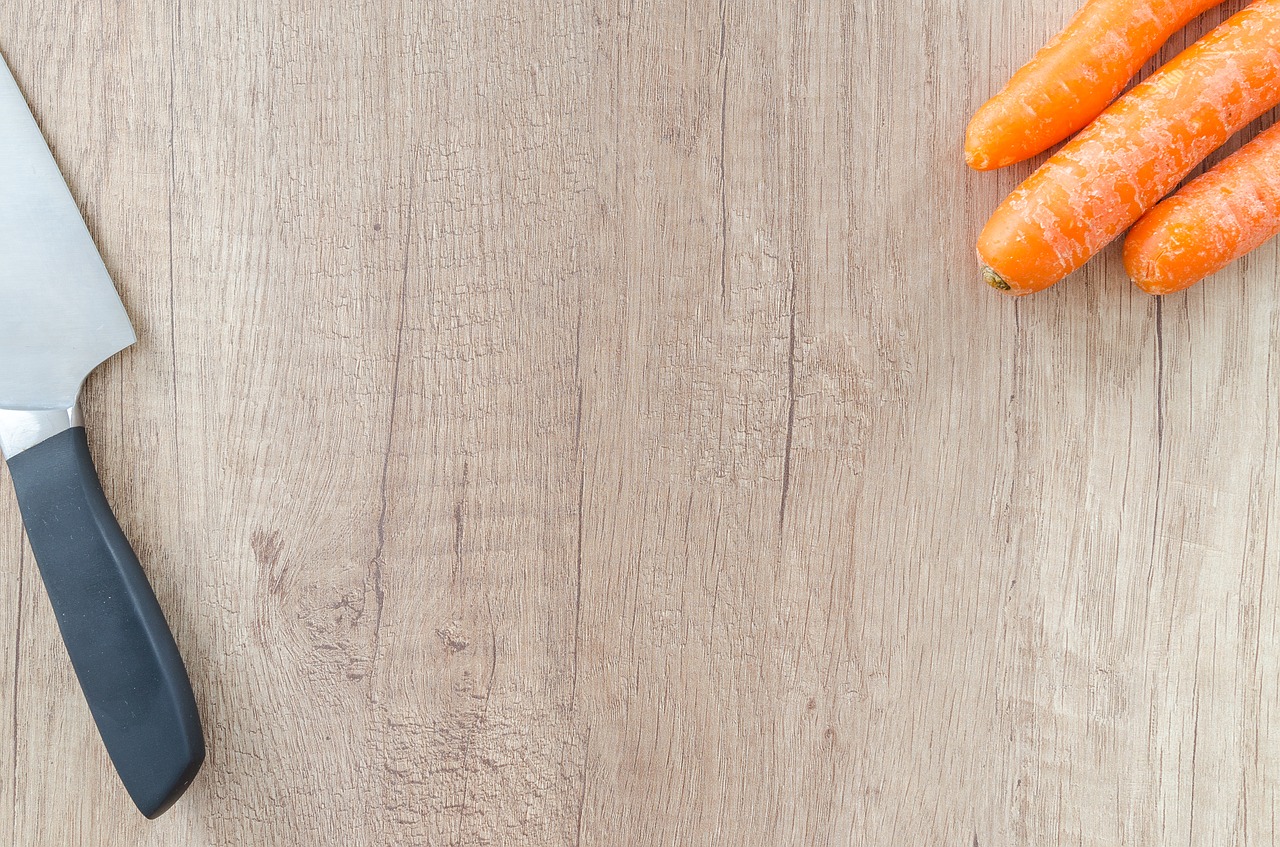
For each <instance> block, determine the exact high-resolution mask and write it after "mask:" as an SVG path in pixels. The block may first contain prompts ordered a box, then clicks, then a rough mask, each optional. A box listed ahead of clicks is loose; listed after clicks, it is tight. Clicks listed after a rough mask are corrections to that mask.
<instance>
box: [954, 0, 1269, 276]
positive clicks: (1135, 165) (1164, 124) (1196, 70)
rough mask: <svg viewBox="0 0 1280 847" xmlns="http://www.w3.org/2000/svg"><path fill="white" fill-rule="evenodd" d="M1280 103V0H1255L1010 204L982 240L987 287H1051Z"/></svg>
mask: <svg viewBox="0 0 1280 847" xmlns="http://www.w3.org/2000/svg"><path fill="white" fill-rule="evenodd" d="M1277 103H1280V0H1257V2H1255V3H1254V4H1253V5H1252V6H1249V7H1248V8H1246V9H1245V10H1244V11H1243V12H1240V13H1239V14H1237V15H1235V16H1233V17H1232V18H1230V19H1229V20H1227V21H1226V22H1225V23H1224V24H1222V25H1221V26H1219V27H1218V28H1217V29H1215V30H1214V31H1213V32H1211V33H1209V34H1208V35H1207V36H1205V37H1204V38H1202V39H1200V40H1199V41H1197V42H1196V43H1195V44H1194V45H1192V46H1191V47H1189V48H1188V49H1186V50H1184V51H1183V52H1182V53H1181V54H1179V55H1178V56H1177V57H1176V58H1175V59H1174V60H1173V61H1171V62H1169V64H1167V65H1165V66H1164V67H1163V68H1161V69H1160V70H1159V71H1158V72H1156V73H1155V74H1153V75H1152V76H1151V77H1150V78H1149V79H1147V80H1146V81H1145V82H1143V83H1141V84H1140V85H1138V86H1137V87H1135V88H1134V89H1133V90H1132V91H1130V92H1129V93H1128V94H1126V95H1125V96H1123V97H1121V98H1120V99H1119V100H1117V101H1116V102H1115V103H1113V104H1112V105H1111V106H1110V107H1109V108H1108V109H1107V110H1106V111H1105V112H1103V113H1102V114H1101V115H1099V116H1098V118H1097V120H1095V121H1094V122H1093V123H1092V124H1090V125H1089V127H1087V128H1086V129H1085V130H1083V131H1082V132H1081V133H1080V134H1079V135H1077V136H1076V137H1075V138H1074V139H1072V140H1071V141H1070V142H1069V143H1068V144H1067V145H1066V146H1065V147H1063V148H1062V149H1061V150H1059V151H1058V152H1057V153H1055V154H1054V155H1053V156H1052V157H1050V159H1049V161H1047V162H1045V163H1044V164H1043V165H1042V166H1041V167H1040V169H1039V170H1037V171H1036V172H1035V173H1034V174H1032V175H1031V177H1030V178H1029V179H1028V180H1027V181H1026V182H1024V183H1023V184H1022V185H1020V186H1019V187H1018V188H1017V190H1015V191H1014V192H1013V194H1011V195H1010V196H1009V197H1008V198H1007V199H1006V200H1005V201H1004V202H1003V203H1001V204H1000V207H999V208H998V209H996V211H995V214H994V215H992V217H991V220H989V221H988V222H987V225H986V227H985V228H984V229H983V230H982V234H981V235H980V236H979V238H978V256H979V257H980V258H981V259H982V261H983V262H985V263H986V266H987V267H986V268H985V269H984V271H983V275H984V276H985V278H986V280H987V282H989V283H990V284H991V285H992V286H994V287H996V288H1000V289H1002V290H1005V291H1011V292H1012V293H1015V294H1028V293H1030V292H1032V291H1039V290H1040V289H1042V288H1047V287H1049V286H1050V285H1053V284H1054V283H1055V282H1057V281H1058V280H1060V279H1062V278H1063V277H1064V276H1066V275H1067V274H1069V273H1071V272H1072V271H1074V270H1075V269H1076V268H1078V267H1080V266H1081V265H1083V264H1084V263H1085V262H1086V261H1087V260H1088V259H1089V257H1090V256H1092V255H1093V254H1094V253H1096V252H1097V251H1098V250H1101V249H1102V248H1103V247H1104V246H1105V245H1106V244H1107V243H1108V242H1110V241H1111V240H1112V239H1113V238H1115V237H1116V236H1117V235H1119V234H1120V233H1121V232H1122V231H1124V229H1125V228H1126V227H1128V226H1129V225H1130V224H1132V223H1133V222H1134V221H1136V220H1137V219H1138V218H1140V217H1141V216H1142V214H1143V213H1144V212H1145V211H1147V210H1148V209H1150V208H1151V207H1152V206H1154V205H1155V204H1156V202H1157V201H1158V200H1160V198H1161V197H1163V196H1164V195H1165V194H1167V193H1168V192H1169V190H1170V189H1172V188H1173V187H1174V186H1175V185H1177V184H1178V182H1179V180H1181V179H1182V178H1183V177H1184V176H1186V175H1187V174H1188V173H1190V171H1191V169H1192V168H1194V167H1195V166H1196V165H1197V164H1199V163H1200V162H1201V161H1203V160H1204V158H1205V156H1208V155H1209V153H1211V152H1212V151H1213V150H1214V149H1216V148H1217V147H1218V146H1220V145H1221V144H1222V143H1223V142H1224V141H1226V140H1227V139H1228V138H1229V137H1231V135H1233V134H1234V133H1235V132H1237V131H1238V130H1239V129H1240V128H1241V127H1243V126H1244V125H1245V124H1247V123H1249V121H1251V120H1253V119H1254V118H1256V117H1258V116H1259V115H1261V114H1262V113H1263V112H1265V111H1267V110H1268V109H1270V108H1271V107H1272V106H1275V105H1276V104H1277Z"/></svg>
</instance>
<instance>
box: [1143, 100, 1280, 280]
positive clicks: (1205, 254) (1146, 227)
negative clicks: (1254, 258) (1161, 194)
mask: <svg viewBox="0 0 1280 847" xmlns="http://www.w3.org/2000/svg"><path fill="white" fill-rule="evenodd" d="M1277 234H1280V124H1277V125H1276V126H1273V127H1272V128H1271V129H1269V130H1267V131H1266V132H1264V133H1262V134H1261V135H1259V136H1258V137H1257V138H1255V139H1254V140H1253V141H1251V142H1249V143H1248V144H1246V145H1245V146H1244V147H1242V148H1240V150H1239V151H1237V152H1236V153H1235V155H1233V156H1231V157H1230V158H1228V159H1226V160H1225V161H1223V162H1221V163H1220V164H1219V165H1218V166H1217V167H1216V168H1213V169H1212V170H1211V171H1209V172H1208V173H1206V174H1205V175H1204V176H1202V177H1200V178H1199V179H1197V180H1195V181H1194V182H1191V183H1190V184H1188V185H1187V186H1185V187H1184V188H1183V189H1182V190H1181V191H1179V192H1178V193H1177V194H1175V195H1173V196H1172V197H1170V198H1169V199H1167V200H1165V201H1164V202H1163V203H1161V204H1160V205H1158V206H1156V207H1155V208H1154V209H1152V210H1151V211H1150V212H1147V213H1146V214H1145V215H1143V216H1142V219H1141V220H1139V221H1138V223H1137V224H1135V225H1134V227H1133V229H1131V230H1130V231H1129V237H1128V238H1127V239H1125V243H1124V266H1125V269H1126V270H1127V271H1128V272H1129V276H1130V277H1131V278H1132V279H1133V281H1134V282H1136V283H1137V284H1138V286H1139V287H1140V288H1141V289H1142V290H1143V291H1147V292H1149V293H1151V294H1171V293H1172V292H1174V291H1181V290H1182V289H1184V288H1187V287H1189V286H1191V285H1194V284H1195V283H1197V282H1199V281H1200V280H1202V279H1204V278H1205V277H1206V276H1208V275H1209V274H1211V273H1215V272H1217V271H1220V270H1222V269H1223V268H1224V267H1226V266H1227V265H1229V264H1230V263H1231V262H1233V261H1235V260H1236V259H1238V258H1240V257H1241V256H1243V255H1244V254H1245V253H1248V252H1249V251H1251V250H1253V249H1254V248H1255V247H1259V246H1261V245H1262V244H1264V243H1265V242H1267V241H1269V240H1270V239H1271V238H1272V237H1273V236H1275V235H1277Z"/></svg>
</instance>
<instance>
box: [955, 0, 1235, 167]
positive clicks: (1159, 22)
mask: <svg viewBox="0 0 1280 847" xmlns="http://www.w3.org/2000/svg"><path fill="white" fill-rule="evenodd" d="M1221 2H1222V0H1090V2H1088V3H1086V4H1085V6H1084V8H1082V9H1081V10H1080V11H1079V12H1077V13H1076V15H1075V17H1074V18H1072V19H1071V22H1070V23H1068V24H1067V26H1066V28H1065V29H1064V30H1062V32H1060V33H1058V34H1057V35H1055V36H1054V37H1053V38H1052V39H1051V40H1050V41H1049V43H1048V44H1046V45H1045V46H1044V47H1043V48H1042V49H1041V50H1040V52H1039V53H1037V54H1036V55H1035V57H1034V58H1033V59H1032V60H1031V61H1030V62H1028V63H1027V64H1025V65H1023V66H1022V68H1021V69H1020V70H1019V71H1018V72H1017V73H1016V74H1014V75H1013V78H1012V79H1010V80H1009V83H1008V84H1007V85H1006V86H1005V87H1004V88H1003V89H1002V90H1001V91H1000V93H999V94H997V95H996V96H994V97H992V98H991V99H990V100H988V101H987V102H986V103H985V104H984V105H983V106H982V108H981V109H979V110H978V112H977V114H976V115H974V116H973V120H972V121H970V122H969V128H968V130H967V131H966V132H965V144H964V157H965V160H966V161H967V162H968V163H969V165H970V167H973V168H975V169H977V170H980V171H986V170H991V169H993V168H1002V167H1004V166H1005V165H1012V164H1013V163H1014V162H1021V161H1022V160H1023V159H1027V158H1030V157H1031V156H1034V155H1035V154H1037V153H1040V152H1043V151H1045V150H1048V149H1049V148H1050V147H1052V146H1053V145H1055V144H1057V143H1058V142H1059V141H1062V140H1063V139H1064V138H1068V137H1069V136H1071V135H1073V134H1075V132H1076V131H1077V130H1079V129H1081V128H1082V127H1084V126H1085V125H1086V124H1088V123H1089V121H1091V120H1093V119H1094V118H1096V117H1097V116H1098V114H1099V113H1100V112H1101V111H1102V110H1103V109H1105V108H1106V107H1107V104H1108V103H1110V102H1111V101H1112V100H1114V99H1115V98H1116V95H1118V94H1119V93H1120V91H1121V89H1123V88H1124V86H1125V83H1127V82H1128V81H1129V80H1130V79H1132V78H1133V75H1134V74H1136V73H1137V72H1138V70H1139V69H1140V68H1141V67H1142V64H1143V63H1144V62H1146V61H1147V59H1150V58H1151V57H1152V56H1154V55H1155V54H1156V51H1158V50H1159V49H1160V45H1162V44H1164V43H1165V42H1166V41H1167V40H1169V36H1171V35H1173V34H1174V33H1175V32H1177V31H1178V30H1180V29H1182V27H1184V26H1185V25H1186V24H1188V23H1189V22H1190V21H1191V20H1192V19H1193V18H1195V17H1196V16H1197V15H1199V14H1200V13H1202V12H1204V11H1205V10H1207V9H1210V8H1212V7H1214V6H1216V5H1218V4H1219V3H1221Z"/></svg>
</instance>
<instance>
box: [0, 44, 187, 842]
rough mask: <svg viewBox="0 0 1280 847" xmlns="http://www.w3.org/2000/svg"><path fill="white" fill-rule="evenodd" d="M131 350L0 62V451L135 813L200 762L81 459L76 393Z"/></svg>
mask: <svg viewBox="0 0 1280 847" xmlns="http://www.w3.org/2000/svg"><path fill="white" fill-rule="evenodd" d="M136 340H137V339H136V337H135V336H134V333H133V327H132V325H131V324H130V323H129V317H128V315H126V314H125V310H124V304H123V303H121V302H120V297H119V295H118V294H117V293H116V289H115V286H114V285H113V284H112V282H111V277H110V276H109V275H108V274H107V269H106V266H105V265H104V264H103V262H102V258H101V256H99V255H98V250H97V248H96V247H95V246H94V243H93V238H92V237H91V236H90V235H89V230H88V227H87V226H85V222H84V219H83V218H82V217H81V216H80V211H79V209H78V208H77V207H76V203H75V200H74V199H73V198H72V196H71V192H70V190H69V189H68V188H67V184H66V182H65V181H64V180H63V178H62V174H61V173H60V172H59V170H58V166H57V164H56V163H55V162H54V159H53V154H52V153H51V152H50V151H49V147H48V145H47V144H46V143H45V140H44V137H43V136H42V135H41V133H40V128H39V127H38V126H37V125H36V121H35V118H34V117H32V115H31V111H30V109H28V108H27V104H26V101H25V100H24V99H23V97H22V92H21V91H19V89H18V85H17V83H16V82H15V81H14V79H13V74H12V73H11V72H10V71H9V67H8V65H7V64H6V63H5V62H4V60H3V59H2V58H0V452H2V453H3V454H4V457H5V460H6V461H7V462H8V465H9V474H10V476H11V477H12V480H13V486H14V489H15V490H16V492H17V497H18V507H19V510H20V511H21V513H22V521H23V524H24V525H25V526H26V530H27V539H28V540H29V541H30V543H31V549H32V551H33V552H34V553H35V559H36V564H37V565H38V566H39V569H40V575H41V577H42V578H43V580H44V585H45V589H46V590H47V592H48V595H49V601H50V603H51V604H52V606H53V611H54V614H55V616H56V617H57V620H58V627H59V629H60V630H61V631H62V640H63V642H64V643H65V644H66V647H67V653H68V654H69V655H70V657H71V664H72V667H73V668H74V669H75V672H76V676H77V677H78V678H79V680H80V687H81V689H82V690H83V691H84V696H85V699H86V700H87V701H88V704H89V711H90V712H91V713H92V714H93V719H94V721H95V722H96V723H97V725H98V732H99V734H100V735H101V736H102V741H103V743H104V745H105V746H106V749H107V753H108V754H109V755H110V757H111V761H112V763H113V764H114V765H115V769H116V773H118V774H119V775H120V780H121V782H123V783H124V787H125V789H126V790H127V791H128V792H129V796H130V797H131V798H132V799H133V802H134V803H135V804H136V805H137V806H138V809H139V810H140V811H141V812H142V813H143V814H144V815H146V816H147V817H149V818H152V817H156V816H157V815H159V814H160V813H161V812H163V811H164V810H165V809H167V808H169V806H171V805H172V804H173V802H174V801H175V800H177V799H178V797H179V796H181V795H182V792H183V791H185V790H186V788H187V786H188V785H190V784H191V781H192V780H193V779H194V778H195V775H196V772H197V771H198V770H199V769H200V764H201V763H202V762H203V761H204V752H205V751H204V736H203V733H202V732H201V729H200V716H199V713H198V712H197V710H196V701H195V696H194V695H193V694H192V691H191V681H190V680H189V679H188V677H187V671H186V668H185V667H184V666H183V664H182V657H181V656H180V655H179V653H178V648H177V645H176V644H174V641H173V634H172V633H171V632H170V631H169V626H168V624H167V623H166V622H165V619H164V613H163V612H161V610H160V604H159V603H158V602H157V601H156V596H155V592H154V591H152V589H151V585H150V584H149V583H148V582H147V577H146V575H145V574H144V573H143V571H142V567H141V566H140V565H139V564H138V558H137V556H136V555H135V554H134V552H133V549H132V548H131V547H130V545H129V541H128V539H126V538H125V536H124V533H123V532H122V531H121V529H120V525H119V524H118V523H117V522H116V519H115V516H114V515H112V513H111V507H110V506H108V505H107V500H106V497H105V496H104V495H103V492H102V485H101V483H100V482H99V480H98V474H97V471H96V470H95V469H94V466H93V460H92V458H91V457H90V455H89V447H88V443H87V442H86V439H85V431H84V421H83V418H82V417H81V414H80V408H79V394H80V386H81V384H82V383H83V382H84V380H85V378H86V377H88V376H89V374H90V372H91V371H93V369H94V368H96V367H97V366H98V365H100V364H102V363H103V362H105V361H106V360H107V359H109V358H111V357H112V356H114V355H115V354H116V353H119V352H120V351H121V350H123V349H125V348H126V347H129V346H131V345H132V344H133V343H134V342H135V341H136Z"/></svg>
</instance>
